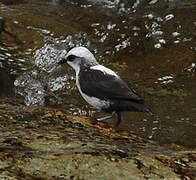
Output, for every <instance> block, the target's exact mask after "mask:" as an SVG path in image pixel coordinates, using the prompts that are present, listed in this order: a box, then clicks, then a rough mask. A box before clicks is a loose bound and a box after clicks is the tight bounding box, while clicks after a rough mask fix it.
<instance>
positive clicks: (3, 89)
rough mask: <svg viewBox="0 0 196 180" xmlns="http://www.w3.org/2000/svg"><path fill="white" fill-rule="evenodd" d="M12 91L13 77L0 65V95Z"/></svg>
mask: <svg viewBox="0 0 196 180" xmlns="http://www.w3.org/2000/svg"><path fill="white" fill-rule="evenodd" d="M13 93H14V78H13V76H11V75H10V73H9V72H7V71H6V70H5V69H4V68H1V67H0V95H2V94H4V95H9V94H13Z"/></svg>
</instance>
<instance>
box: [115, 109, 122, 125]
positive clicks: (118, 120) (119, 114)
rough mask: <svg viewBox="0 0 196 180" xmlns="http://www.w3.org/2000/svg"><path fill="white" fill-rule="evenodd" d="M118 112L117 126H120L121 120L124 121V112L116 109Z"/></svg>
mask: <svg viewBox="0 0 196 180" xmlns="http://www.w3.org/2000/svg"><path fill="white" fill-rule="evenodd" d="M116 114H117V122H116V126H118V125H119V124H120V122H121V121H122V114H121V112H119V111H116Z"/></svg>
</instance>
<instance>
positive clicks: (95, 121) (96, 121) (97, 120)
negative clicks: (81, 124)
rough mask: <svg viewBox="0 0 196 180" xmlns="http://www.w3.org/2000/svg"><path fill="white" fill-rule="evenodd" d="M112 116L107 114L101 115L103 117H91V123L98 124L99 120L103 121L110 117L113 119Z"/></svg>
mask: <svg viewBox="0 0 196 180" xmlns="http://www.w3.org/2000/svg"><path fill="white" fill-rule="evenodd" d="M111 118H112V116H106V117H101V118H92V119H91V123H92V124H97V123H98V122H102V121H105V120H108V119H111Z"/></svg>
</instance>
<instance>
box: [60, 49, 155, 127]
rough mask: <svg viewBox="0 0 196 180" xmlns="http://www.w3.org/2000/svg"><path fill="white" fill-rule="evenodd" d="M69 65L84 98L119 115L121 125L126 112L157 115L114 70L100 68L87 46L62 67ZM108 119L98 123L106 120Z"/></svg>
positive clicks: (70, 55)
mask: <svg viewBox="0 0 196 180" xmlns="http://www.w3.org/2000/svg"><path fill="white" fill-rule="evenodd" d="M64 63H67V64H69V65H70V66H71V67H72V68H73V69H74V70H75V72H76V85H77V87H78V90H79V91H80V94H81V95H82V97H83V98H84V99H85V100H86V102H87V103H89V104H90V105H91V106H93V108H95V109H98V110H102V111H105V112H108V113H110V112H112V113H113V112H116V114H117V120H118V121H117V124H119V123H120V122H121V120H122V117H121V112H122V111H137V112H146V113H148V114H149V115H153V113H152V112H151V111H150V110H149V109H148V108H146V107H145V106H144V100H143V99H142V98H141V97H140V96H139V95H138V94H136V92H135V91H134V90H133V89H131V88H130V87H128V85H127V84H126V83H125V82H124V81H123V80H122V79H121V78H120V77H119V76H118V75H117V74H116V73H115V72H114V71H112V70H111V69H109V68H107V67H105V66H103V65H100V64H99V63H98V62H97V60H96V59H95V57H94V55H93V54H92V53H91V52H90V51H89V50H88V49H87V48H85V47H75V48H73V49H71V50H70V51H69V52H68V53H67V54H66V56H65V57H64V58H63V59H62V60H61V61H60V62H58V64H64ZM111 117H112V116H110V117H104V118H100V119H97V120H105V119H108V118H111Z"/></svg>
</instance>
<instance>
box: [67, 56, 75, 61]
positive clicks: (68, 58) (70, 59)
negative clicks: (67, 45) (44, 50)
mask: <svg viewBox="0 0 196 180" xmlns="http://www.w3.org/2000/svg"><path fill="white" fill-rule="evenodd" d="M76 58H77V56H74V55H69V56H68V57H67V61H74V60H75V59H76Z"/></svg>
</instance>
